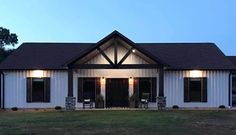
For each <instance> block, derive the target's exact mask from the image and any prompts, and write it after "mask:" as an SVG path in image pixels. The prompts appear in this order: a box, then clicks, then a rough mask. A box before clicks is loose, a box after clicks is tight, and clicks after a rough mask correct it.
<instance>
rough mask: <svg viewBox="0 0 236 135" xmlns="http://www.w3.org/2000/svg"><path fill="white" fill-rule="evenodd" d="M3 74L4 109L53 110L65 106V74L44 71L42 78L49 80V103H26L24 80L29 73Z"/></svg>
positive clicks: (63, 72) (62, 72)
mask: <svg viewBox="0 0 236 135" xmlns="http://www.w3.org/2000/svg"><path fill="white" fill-rule="evenodd" d="M4 74H5V107H6V108H11V107H15V106H16V107H19V108H54V107H55V106H62V107H64V106H65V97H66V96H67V83H68V82H67V72H66V71H45V74H44V76H46V77H50V78H51V86H50V87H51V88H50V89H51V94H50V96H51V97H50V103H27V102H26V78H27V77H30V76H31V72H30V71H11V72H4Z"/></svg>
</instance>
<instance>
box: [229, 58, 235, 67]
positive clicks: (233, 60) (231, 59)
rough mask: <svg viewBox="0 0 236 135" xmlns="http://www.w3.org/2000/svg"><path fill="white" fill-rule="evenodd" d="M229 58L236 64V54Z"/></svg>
mask: <svg viewBox="0 0 236 135" xmlns="http://www.w3.org/2000/svg"><path fill="white" fill-rule="evenodd" d="M227 58H228V59H229V60H230V61H231V62H232V63H233V64H234V65H235V66H236V56H227Z"/></svg>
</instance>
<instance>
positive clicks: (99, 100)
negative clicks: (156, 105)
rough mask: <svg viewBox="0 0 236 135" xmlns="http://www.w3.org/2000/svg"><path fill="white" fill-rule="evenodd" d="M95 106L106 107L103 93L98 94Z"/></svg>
mask: <svg viewBox="0 0 236 135" xmlns="http://www.w3.org/2000/svg"><path fill="white" fill-rule="evenodd" d="M95 107H96V108H104V97H103V96H102V95H101V94H99V95H96V99H95Z"/></svg>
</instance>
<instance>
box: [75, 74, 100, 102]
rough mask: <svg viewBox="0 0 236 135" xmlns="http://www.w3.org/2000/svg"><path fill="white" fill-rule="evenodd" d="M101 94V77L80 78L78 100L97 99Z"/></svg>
mask: <svg viewBox="0 0 236 135" xmlns="http://www.w3.org/2000/svg"><path fill="white" fill-rule="evenodd" d="M98 94H100V78H78V102H83V100H84V99H90V100H91V101H95V97H96V95H98Z"/></svg>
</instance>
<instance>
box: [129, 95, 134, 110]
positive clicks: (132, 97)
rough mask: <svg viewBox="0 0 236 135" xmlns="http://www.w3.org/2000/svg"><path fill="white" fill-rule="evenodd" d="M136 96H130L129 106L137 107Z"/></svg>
mask: <svg viewBox="0 0 236 135" xmlns="http://www.w3.org/2000/svg"><path fill="white" fill-rule="evenodd" d="M135 103H136V96H135V95H134V94H133V95H131V96H130V97H129V107H130V108H135Z"/></svg>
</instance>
